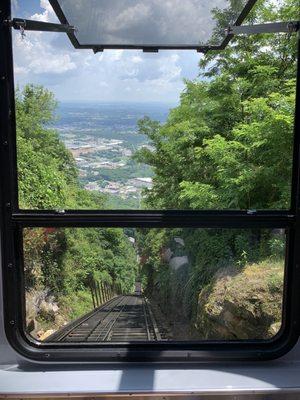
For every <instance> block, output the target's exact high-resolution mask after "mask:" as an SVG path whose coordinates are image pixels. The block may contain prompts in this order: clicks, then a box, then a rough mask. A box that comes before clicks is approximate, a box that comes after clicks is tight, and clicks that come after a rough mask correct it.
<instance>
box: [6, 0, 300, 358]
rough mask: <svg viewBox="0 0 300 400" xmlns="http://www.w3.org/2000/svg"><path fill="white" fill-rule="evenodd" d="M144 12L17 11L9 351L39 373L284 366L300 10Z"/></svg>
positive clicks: (10, 110) (59, 2) (242, 7)
mask: <svg viewBox="0 0 300 400" xmlns="http://www.w3.org/2000/svg"><path fill="white" fill-rule="evenodd" d="M146 3H147V4H146ZM146 3H145V2H142V1H140V0H134V1H129V0H124V1H120V0H113V1H110V2H104V1H102V0H101V1H94V0H89V1H81V0H78V1H76V2H75V1H69V0H49V2H48V1H42V2H40V3H39V2H36V4H34V2H18V4H17V6H16V4H15V3H14V2H11V1H10V0H3V1H2V2H1V5H0V52H1V57H0V78H1V79H0V93H1V95H0V123H1V127H3V129H1V131H0V134H1V141H0V148H1V157H0V163H1V165H0V174H1V205H2V207H1V213H2V214H1V218H0V221H1V256H2V263H3V276H4V279H3V286H4V295H5V329H6V334H7V338H8V340H9V341H10V343H11V345H12V346H13V347H14V348H15V349H17V350H18V351H19V352H20V353H21V354H22V355H23V356H25V357H27V358H31V359H34V360H36V361H67V362H68V361H71V362H72V361H74V362H83V361H96V362H97V361H101V362H111V361H113V362H120V361H142V362H143V361H178V360H182V361H197V360H208V359H209V360H244V359H255V360H261V359H267V358H274V357H278V356H280V355H281V354H284V353H285V352H286V351H288V349H290V348H291V347H292V346H293V345H294V343H295V342H296V341H297V339H298V334H299V332H300V310H299V307H300V304H299V295H298V288H299V285H300V269H299V268H298V267H299V265H300V252H299V251H298V247H299V246H298V243H299V240H300V220H299V219H300V214H299V213H300V211H299V210H300V207H299V206H300V203H299V200H300V199H299V196H300V194H299V193H300V139H299V134H300V133H299V117H300V110H299V58H298V53H297V51H298V47H299V37H298V36H297V33H296V32H297V31H298V30H299V22H298V21H295V15H297V13H298V8H297V6H298V4H297V1H295V0H282V1H278V2H274V1H271V0H265V1H262V2H257V4H256V1H255V0H249V1H244V0H241V1H235V0H232V1H229V2H228V1H223V0H218V1H208V0H207V1H200V0H191V1H185V2H180V1H179V2H178V1H176V0H170V1H168V2H161V1H157V0H151V1H148V2H146ZM12 5H13V7H11V6H12ZM28 16H31V17H30V19H27V18H28ZM20 17H22V18H20ZM278 21H281V22H278ZM265 22H268V24H265ZM247 24H248V25H247ZM36 31H37V32H36ZM65 34H67V35H65ZM249 34H250V36H249ZM252 34H253V35H255V36H251V35H252ZM257 34H258V35H257ZM80 49H86V51H81V50H80ZM90 50H93V52H94V54H93V52H92V51H90ZM103 50H105V51H104V53H102V51H103ZM141 50H143V52H142V51H141ZM164 50H168V51H164ZM181 50H185V51H184V52H182V51H181ZM192 50H193V51H192ZM195 50H197V52H196V51H195ZM158 51H160V52H159V54H157V52H158ZM149 53H153V54H149ZM13 59H14V62H13ZM199 63H200V64H199ZM199 65H200V74H199ZM297 66H298V70H297ZM15 83H16V85H15ZM57 100H58V101H57ZM295 110H296V111H298V112H295Z"/></svg>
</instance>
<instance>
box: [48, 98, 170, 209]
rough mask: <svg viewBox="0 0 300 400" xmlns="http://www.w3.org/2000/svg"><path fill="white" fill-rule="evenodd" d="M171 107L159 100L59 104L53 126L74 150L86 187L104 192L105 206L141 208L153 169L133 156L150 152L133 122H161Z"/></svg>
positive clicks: (146, 142) (145, 139)
mask: <svg viewBox="0 0 300 400" xmlns="http://www.w3.org/2000/svg"><path fill="white" fill-rule="evenodd" d="M170 108H172V106H171V105H166V104H157V103H148V104H145V103H142V104H133V103H117V104H116V103H99V104H92V103H83V104H79V103H62V104H60V105H59V109H58V113H57V114H58V119H57V122H56V124H55V128H56V129H57V130H58V131H59V134H60V138H61V139H62V140H63V142H64V143H65V145H66V147H67V148H68V149H69V150H70V151H71V152H72V154H73V156H74V158H75V160H76V164H77V167H78V170H79V179H80V182H81V184H82V186H83V187H84V188H85V189H86V190H91V191H97V192H101V193H103V194H106V195H107V196H108V201H107V203H108V207H109V208H139V205H140V201H141V197H142V191H143V190H144V189H150V188H151V187H152V175H153V174H152V170H151V168H150V167H149V166H147V165H144V164H141V163H138V162H137V161H135V160H133V158H132V156H133V154H134V153H135V151H136V150H138V149H140V148H142V147H146V148H148V149H150V150H151V145H150V144H149V143H148V141H147V138H146V137H145V136H144V135H141V134H139V133H138V127H137V122H138V120H140V119H142V118H143V117H145V116H148V117H150V118H151V119H153V120H156V121H160V122H165V120H166V118H167V115H168V112H169V109H170Z"/></svg>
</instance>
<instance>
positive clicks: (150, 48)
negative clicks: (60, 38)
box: [49, 0, 257, 53]
mask: <svg viewBox="0 0 300 400" xmlns="http://www.w3.org/2000/svg"><path fill="white" fill-rule="evenodd" d="M256 2H257V0H247V1H246V3H245V5H244V7H243V9H242V10H241V12H240V14H239V16H238V17H237V19H236V20H235V21H234V24H233V25H235V26H239V25H241V24H242V22H243V21H244V19H245V18H246V17H247V15H248V14H249V12H250V11H251V10H252V8H253V6H254V5H255V3H256ZM49 3H50V4H51V6H52V8H53V10H54V11H55V14H56V15H57V17H58V19H59V21H60V22H61V23H62V24H65V25H69V21H68V20H67V18H66V16H65V14H64V12H63V10H62V8H61V6H60V4H59V1H58V0H49ZM75 28H76V27H75ZM68 37H69V39H70V41H71V43H72V45H73V46H74V48H75V49H92V50H93V51H94V52H95V53H97V52H99V51H103V50H105V49H131V50H137V49H141V50H143V51H145V52H157V51H158V50H196V51H198V52H203V53H205V52H207V51H209V50H224V49H225V47H226V46H227V45H228V43H229V42H230V40H231V39H232V38H233V34H232V33H230V32H229V31H228V32H227V33H226V32H224V38H223V40H221V39H220V44H218V45H209V44H207V45H197V44H195V45H192V44H191V45H179V44H174V45H160V44H153V45H144V44H136V45H126V44H122V45H120V44H109V45H103V44H88V43H87V44H80V43H79V41H78V39H77V38H76V35H75V32H74V31H69V32H68Z"/></svg>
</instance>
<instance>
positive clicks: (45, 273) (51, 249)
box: [16, 85, 137, 318]
mask: <svg viewBox="0 0 300 400" xmlns="http://www.w3.org/2000/svg"><path fill="white" fill-rule="evenodd" d="M54 110H55V101H54V98H53V95H52V93H50V92H49V91H47V90H46V89H44V88H42V87H37V86H32V85H28V86H26V87H25V88H24V89H23V90H22V91H18V92H17V96H16V116H17V145H18V146H17V149H18V178H19V203H20V207H21V208H25V209H26V208H31V209H33V208H38V209H59V210H61V209H64V208H69V209H72V208H75V207H79V208H80V207H82V208H88V209H93V208H94V209H95V208H98V209H99V208H103V207H105V198H104V197H103V196H101V195H99V194H94V193H91V192H88V191H86V190H84V189H82V188H81V187H80V186H79V184H78V180H77V169H76V165H75V160H74V158H73V156H72V154H71V153H70V152H69V151H68V150H67V149H66V147H65V146H64V144H63V143H62V142H61V141H60V139H59V137H58V134H57V132H56V131H55V130H54V129H51V128H49V126H50V124H51V122H52V121H53V115H54ZM24 256H25V272H26V274H25V278H26V281H25V285H26V290H27V291H28V292H30V290H32V289H34V290H47V292H49V293H51V295H54V296H55V298H56V299H57V300H58V301H59V302H60V303H61V305H65V304H68V305H69V307H68V313H69V315H66V318H68V317H75V316H78V315H80V314H82V313H83V312H85V311H86V310H87V309H90V308H92V306H93V303H92V298H91V293H90V285H91V280H93V281H97V282H103V283H108V284H111V285H114V287H118V288H119V289H121V290H123V291H127V292H130V291H131V290H132V288H133V287H134V282H135V274H136V267H137V266H136V256H135V251H134V248H133V246H132V244H131V243H130V241H129V238H128V237H127V236H126V235H125V234H124V233H123V230H121V229H109V228H108V229H103V228H86V229H85V228H72V229H71V228H68V229H67V228H65V229H53V228H35V229H29V228H28V229H25V230H24ZM78 302H80V305H78Z"/></svg>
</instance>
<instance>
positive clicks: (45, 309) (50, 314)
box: [26, 289, 67, 340]
mask: <svg viewBox="0 0 300 400" xmlns="http://www.w3.org/2000/svg"><path fill="white" fill-rule="evenodd" d="M59 312H60V309H59V306H58V304H57V302H56V301H55V298H54V296H53V295H51V294H50V292H49V291H48V290H36V289H33V290H30V291H28V292H26V331H27V333H29V334H30V335H31V336H32V337H34V338H35V339H39V340H44V339H46V337H48V336H49V335H50V334H52V333H53V332H55V330H57V329H58V328H59V327H61V326H63V325H65V324H66V323H67V321H66V320H65V318H64V317H63V316H62V315H60V313H59ZM49 325H51V329H49Z"/></svg>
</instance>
